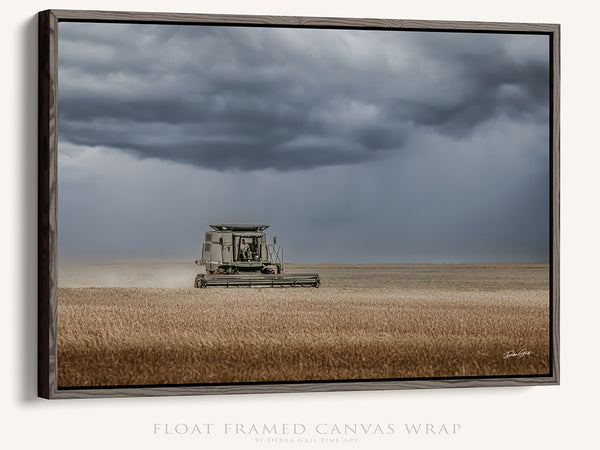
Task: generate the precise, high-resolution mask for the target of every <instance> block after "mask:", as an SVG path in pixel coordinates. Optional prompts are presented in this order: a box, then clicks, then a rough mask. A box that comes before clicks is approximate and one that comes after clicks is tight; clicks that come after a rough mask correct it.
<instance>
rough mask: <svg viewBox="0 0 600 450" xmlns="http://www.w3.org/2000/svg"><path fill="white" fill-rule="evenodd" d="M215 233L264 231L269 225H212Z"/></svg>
mask: <svg viewBox="0 0 600 450" xmlns="http://www.w3.org/2000/svg"><path fill="white" fill-rule="evenodd" d="M210 227H211V228H212V229H213V230H215V231H264V230H266V229H267V228H269V225H250V224H243V223H220V224H217V225H210Z"/></svg>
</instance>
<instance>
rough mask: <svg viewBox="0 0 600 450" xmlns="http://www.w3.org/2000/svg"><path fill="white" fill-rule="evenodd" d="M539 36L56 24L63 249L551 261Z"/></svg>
mask: <svg viewBox="0 0 600 450" xmlns="http://www.w3.org/2000/svg"><path fill="white" fill-rule="evenodd" d="M548 55H549V41H548V37H547V36H544V35H533V34H523V35H519V34H493V33H455V32H407V31H394V32H389V31H374V30H360V31H359V30H334V29H286V28H245V27H211V26H167V25H148V24H143V25H142V24H137V25H131V24H101V23H86V24H83V23H61V24H60V25H59V101H58V104H59V108H58V111H59V120H58V139H59V158H58V168H59V176H58V190H59V196H58V198H59V202H58V223H59V227H58V230H59V236H58V245H59V258H60V259H61V260H65V259H75V260H76V259H85V260H89V259H100V260H105V261H106V260H108V261H114V260H123V259H135V258H172V259H180V260H187V261H193V260H194V259H198V256H199V255H198V252H199V248H200V245H201V242H202V237H203V233H204V231H206V230H207V227H208V225H209V224H211V223H218V222H223V223H228V222H229V223H235V222H239V223H253V222H254V223H266V224H270V225H271V228H270V229H269V230H268V231H269V232H273V233H274V234H276V235H277V236H278V238H279V240H280V242H282V243H284V245H285V247H286V259H287V260H288V261H290V262H298V263H313V262H346V263H360V262H372V263H382V262H383V263H385V262H389V263H394V262H436V263H446V262H448V263H460V262H544V261H548V258H549V244H548V243H549V220H548V218H549V182H550V180H549V164H550V162H549V110H550V105H549V56H548Z"/></svg>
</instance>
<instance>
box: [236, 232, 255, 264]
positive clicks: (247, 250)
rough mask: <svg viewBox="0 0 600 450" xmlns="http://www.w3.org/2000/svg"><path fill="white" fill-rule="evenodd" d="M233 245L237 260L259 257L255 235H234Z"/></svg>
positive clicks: (251, 259) (249, 259) (250, 259)
mask: <svg viewBox="0 0 600 450" xmlns="http://www.w3.org/2000/svg"><path fill="white" fill-rule="evenodd" d="M235 247H236V248H237V251H236V252H235V253H236V255H237V261H253V260H259V259H260V245H259V242H258V238H257V237H256V236H236V237H235Z"/></svg>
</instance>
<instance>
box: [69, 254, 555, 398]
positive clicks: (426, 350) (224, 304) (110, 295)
mask: <svg viewBox="0 0 600 450" xmlns="http://www.w3.org/2000/svg"><path fill="white" fill-rule="evenodd" d="M197 269H198V268H197V267H196V266H194V265H189V264H129V265H89V266H61V267H60V268H59V290H58V385H59V387H69V386H78V387H86V386H113V385H145V384H184V383H185V384H188V383H230V382H261V381H292V380H355V379H390V378H393V379H395V378H413V377H419V378H421V377H452V376H485V375H524V374H545V373H548V371H549V289H548V286H549V278H548V273H549V272H548V265H544V264H539V265H536V264H498V265H348V266H345V265H317V266H289V267H288V271H289V272H294V271H298V272H313V271H314V272H318V273H319V275H320V276H321V280H322V285H321V287H320V288H318V289H315V288H254V289H253V288H234V289H226V288H208V289H193V288H192V287H191V286H192V283H193V278H194V275H195V273H196V272H197ZM522 349H527V351H528V352H530V353H529V354H528V355H526V356H523V357H518V356H514V357H509V358H504V357H503V355H504V354H505V353H506V352H507V351H510V350H514V351H515V352H516V353H518V352H519V351H520V350H522Z"/></svg>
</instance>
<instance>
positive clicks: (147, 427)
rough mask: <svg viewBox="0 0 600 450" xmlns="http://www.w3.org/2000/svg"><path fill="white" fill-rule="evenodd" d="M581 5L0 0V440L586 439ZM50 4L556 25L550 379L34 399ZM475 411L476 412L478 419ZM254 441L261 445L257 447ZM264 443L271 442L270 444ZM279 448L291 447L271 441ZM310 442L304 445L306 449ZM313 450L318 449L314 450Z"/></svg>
mask: <svg viewBox="0 0 600 450" xmlns="http://www.w3.org/2000/svg"><path fill="white" fill-rule="evenodd" d="M591 5H592V3H590V2H586V1H578V0H574V1H571V2H568V3H560V4H559V3H549V2H546V1H531V2H522V1H520V0H507V1H505V2H503V3H502V4H501V5H496V4H494V5H490V4H482V3H481V2H475V1H466V0H456V1H454V2H443V1H424V2H420V3H415V2H412V3H410V2H408V3H406V2H405V3H402V4H396V3H393V2H389V3H388V2H380V1H372V2H368V3H357V4H349V3H347V2H341V1H340V2H328V3H324V2H313V1H311V2H306V1H303V2H290V3H286V4H280V3H276V2H269V1H262V0H257V1H255V2H252V4H248V3H247V2H241V1H232V2H228V3H227V4H217V3H212V2H204V3H198V2H190V1H187V0H173V1H171V2H168V3H165V2H159V1H155V0H147V1H144V2H141V1H135V0H121V1H114V0H106V1H103V2H92V1H78V2H72V1H62V2H58V3H54V4H48V2H42V1H26V2H20V3H16V4H13V5H11V7H10V8H9V9H7V11H6V13H5V15H6V18H5V24H4V26H3V27H2V31H1V32H2V38H3V39H2V41H1V42H2V50H3V55H4V61H5V65H4V68H5V70H4V71H3V80H4V85H5V95H4V101H5V105H4V108H2V112H1V114H2V118H3V124H4V127H3V133H4V135H3V137H4V141H3V151H4V153H3V155H4V158H3V164H2V177H1V179H0V183H2V190H1V191H2V193H3V205H4V208H5V214H4V216H3V220H2V231H3V233H2V240H3V241H2V248H3V249H4V258H2V283H3V284H2V285H3V287H4V295H3V299H4V303H3V306H4V307H3V313H2V319H1V320H2V326H1V327H0V333H1V334H0V336H1V337H2V341H3V343H4V345H3V350H2V360H3V368H2V372H1V374H0V377H1V384H2V387H3V389H2V394H1V397H2V398H1V400H0V404H1V405H2V407H1V409H0V414H1V416H0V417H1V420H2V428H1V429H2V430H3V431H2V442H3V443H5V445H7V446H8V447H11V448H35V447H45V448H57V449H58V448H60V449H79V448H81V447H82V446H85V447H86V448H91V449H103V450H104V449H106V448H122V447H133V446H136V447H137V446H140V447H144V448H147V449H164V448H167V447H168V448H177V449H187V448H189V449H192V448H193V449H198V448H240V446H241V445H244V444H247V441H245V440H243V439H242V440H238V439H235V438H230V437H224V436H215V437H213V438H212V439H211V440H202V438H177V437H170V438H169V437H162V438H160V437H156V436H154V435H153V434H152V427H153V424H154V423H170V424H176V423H203V422H211V423H218V424H223V423H235V422H241V423H252V422H257V423H265V422H290V423H294V422H309V423H314V422H328V423H334V422H337V423H344V422H350V423H356V422H359V423H361V422H362V423H375V422H384V423H387V422H390V421H394V422H398V423H426V422H430V423H461V424H462V426H463V432H461V433H460V434H459V435H458V436H456V437H448V438H439V439H438V438H432V439H412V438H408V437H406V436H403V437H399V438H398V440H397V441H386V442H385V443H384V444H383V445H380V444H381V442H383V441H377V440H376V439H375V438H362V439H361V440H360V441H359V443H358V444H357V445H355V446H353V447H349V448H356V449H367V448H373V447H375V446H379V448H390V449H391V448H394V449H397V448H429V449H431V448H446V449H465V448H469V449H479V448H490V449H506V448H518V447H521V446H523V445H527V446H531V445H533V444H535V445H536V446H539V447H543V448H547V449H559V448H567V447H568V446H569V445H570V444H571V443H572V442H577V441H579V442H586V445H588V446H591V445H593V443H594V442H597V434H596V431H595V430H596V426H595V424H596V420H595V417H594V416H593V414H592V413H593V411H592V410H588V409H587V406H586V405H587V403H589V402H586V399H587V400H589V399H594V398H598V394H599V391H598V384H597V382H596V381H595V380H594V377H593V376H592V374H595V373H598V371H599V369H600V367H599V363H598V359H597V358H596V357H595V354H596V350H595V347H594V344H595V343H596V342H598V338H599V336H598V327H597V318H598V317H599V315H600V310H599V306H598V302H597V301H595V299H596V297H597V295H596V293H597V286H596V284H597V283H596V280H597V274H598V268H599V267H598V259H597V255H598V254H599V253H600V246H599V241H598V233H597V230H598V229H600V216H599V213H598V209H597V208H596V205H595V204H596V201H595V200H596V199H595V197H596V196H597V193H598V190H599V188H600V187H599V185H598V176H597V173H598V167H599V163H600V158H599V156H598V152H597V151H596V147H597V146H595V143H596V142H597V105H598V103H599V101H600V98H599V94H598V90H597V89H595V88H594V87H595V86H596V84H597V80H598V79H599V76H600V73H599V72H600V71H599V65H598V61H597V59H596V58H593V55H594V51H595V43H596V42H597V34H596V33H597V31H596V30H597V17H598V14H597V13H598V11H597V10H595V8H594V7H592V6H591ZM49 6H52V7H65V8H66V7H70V8H80V9H81V8H86V9H94V8H104V9H112V10H120V9H121V10H123V9H127V10H151V11H165V10H171V11H179V12H218V13H226V12H229V13H250V14H266V13H270V14H286V15H313V16H341V15H346V16H354V17H394V18H416V19H419V18H421V19H440V20H441V19H450V20H469V19H470V20H490V21H491V20H493V21H515V22H520V21H523V22H555V23H556V22H558V23H562V25H563V28H562V32H563V46H562V55H563V59H562V62H563V66H562V69H563V70H562V191H561V202H562V213H563V218H562V236H561V242H562V244H563V245H562V249H561V250H562V253H561V258H562V259H561V263H562V267H561V276H562V279H561V290H562V292H561V305H563V306H562V311H561V313H562V314H561V335H562V342H561V350H562V352H561V356H562V361H561V362H562V385H561V386H558V387H540V388H497V389H469V390H437V391H411V392H382V393H377V392H369V393H330V394H301V395H265V396H239V397H209V398H199V397H190V398H157V399H106V400H90V401H87V400H78V401H55V402H48V401H46V400H40V399H37V398H36V396H35V390H36V388H35V386H36V332H35V329H36V281H35V278H36V275H35V273H36V258H37V247H36V236H37V226H36V211H37V204H36V196H37V194H36V179H37V178H36V177H37V169H36V167H37V162H36V131H35V129H36V108H37V98H36V70H37V41H36V34H37V32H36V22H35V18H34V15H35V13H36V12H37V11H38V10H42V9H46V8H48V7H49ZM482 411H484V412H485V413H484V414H482ZM258 448H261V447H260V446H259V447H258ZM270 448H276V447H275V446H274V447H270ZM278 448H284V449H286V448H291V447H289V446H279V447H278ZM307 448H311V446H307ZM312 448H319V447H314V446H312Z"/></svg>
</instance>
